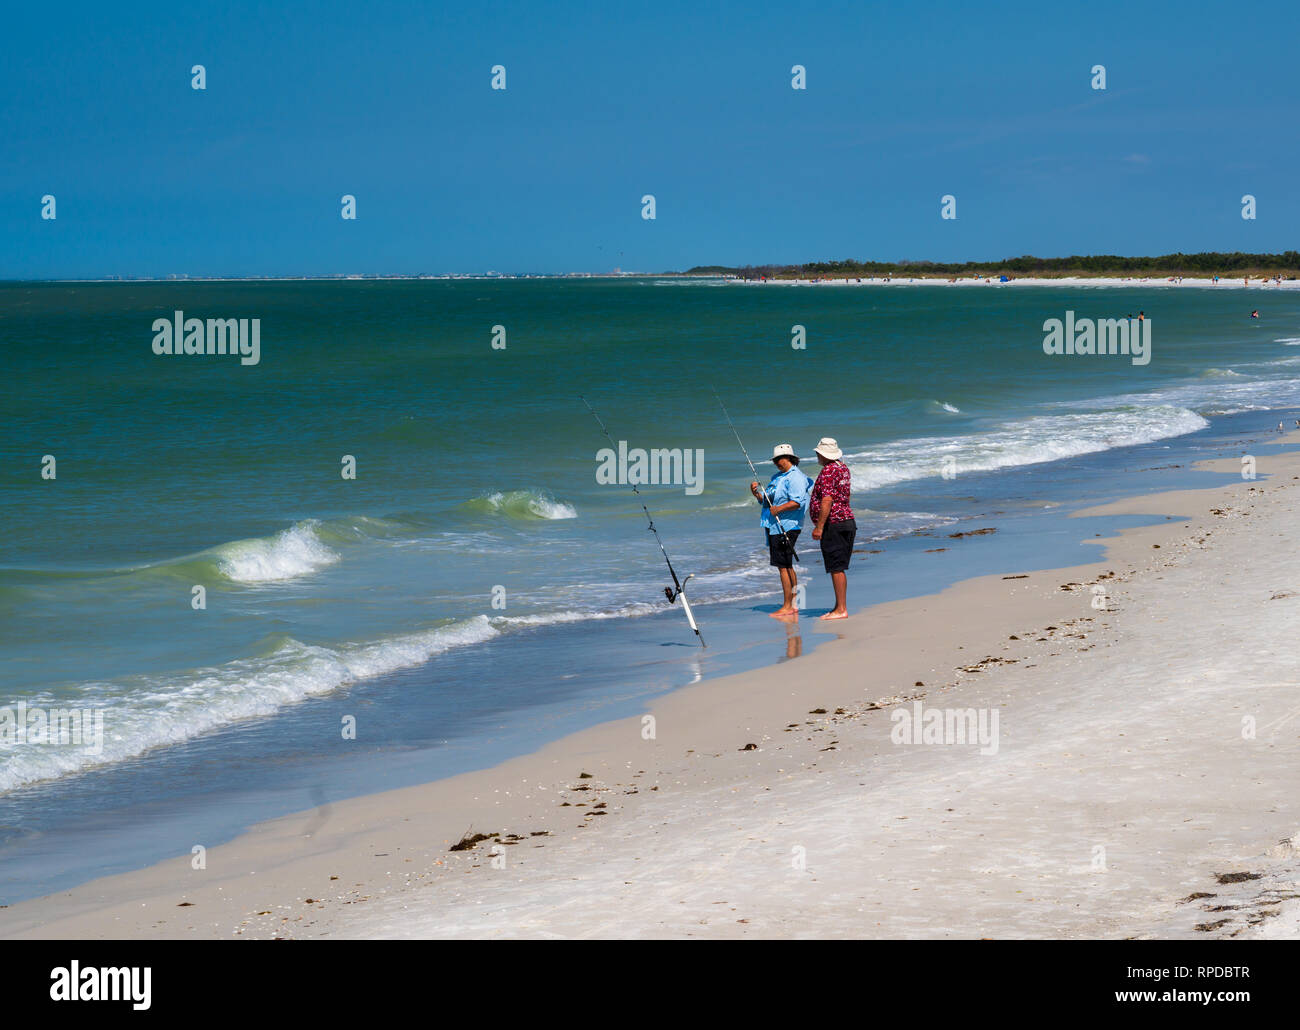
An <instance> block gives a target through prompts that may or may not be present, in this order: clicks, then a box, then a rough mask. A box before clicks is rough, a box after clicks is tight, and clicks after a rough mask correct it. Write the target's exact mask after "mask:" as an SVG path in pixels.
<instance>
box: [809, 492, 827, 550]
mask: <svg viewBox="0 0 1300 1030" xmlns="http://www.w3.org/2000/svg"><path fill="white" fill-rule="evenodd" d="M819 507H820V508H821V511H819V512H817V513H816V518H817V525H815V526H813V532H812V535H813V539H814V540H820V539H821V538H822V530H823V529H825V528H826V520H827V519H828V518H830V514H831V498H830V495H829V494H827V495H826V496H825V497H823V498H822V502H821V504H820V505H819Z"/></svg>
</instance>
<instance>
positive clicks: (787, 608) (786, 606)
mask: <svg viewBox="0 0 1300 1030" xmlns="http://www.w3.org/2000/svg"><path fill="white" fill-rule="evenodd" d="M796 582H797V580H796V578H795V572H794V569H793V568H789V569H782V570H781V594H782V602H781V607H780V608H778V609H777V610H776V611H774V612H772V617H773V618H784V617H785V616H787V615H797V614H798V613H799V610H798V609H797V608H796V607H795V606H794V588H795V584H796Z"/></svg>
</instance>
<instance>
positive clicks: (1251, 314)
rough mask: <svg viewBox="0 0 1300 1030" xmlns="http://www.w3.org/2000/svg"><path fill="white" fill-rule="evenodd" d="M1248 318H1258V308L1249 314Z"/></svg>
mask: <svg viewBox="0 0 1300 1030" xmlns="http://www.w3.org/2000/svg"><path fill="white" fill-rule="evenodd" d="M1250 317H1251V318H1259V308H1256V309H1255V310H1254V311H1252V312H1251V313H1250Z"/></svg>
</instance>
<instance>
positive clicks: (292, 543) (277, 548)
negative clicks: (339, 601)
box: [215, 520, 339, 583]
mask: <svg viewBox="0 0 1300 1030" xmlns="http://www.w3.org/2000/svg"><path fill="white" fill-rule="evenodd" d="M318 525H319V523H317V522H315V521H314V520H310V521H307V522H299V523H297V524H296V525H294V526H290V527H289V528H288V529H286V530H285V531H284V532H282V533H277V534H276V535H275V536H273V537H269V538H255V539H252V540H236V541H234V542H233V543H229V544H223V545H222V546H220V547H218V548H217V549H216V552H215V554H216V559H217V568H218V569H219V570H220V572H221V574H222V575H223V576H225V577H226V578H227V579H229V580H231V581H233V582H235V583H279V582H283V581H284V580H288V579H296V578H298V577H299V576H306V575H309V574H310V573H313V572H317V571H319V570H320V569H323V568H325V567H326V566H329V565H333V564H334V563H335V562H337V561H338V560H339V556H338V554H337V553H336V552H334V551H333V550H331V549H330V548H329V547H326V546H325V544H324V543H322V542H321V539H320V537H319V536H317V535H316V527H317V526H318Z"/></svg>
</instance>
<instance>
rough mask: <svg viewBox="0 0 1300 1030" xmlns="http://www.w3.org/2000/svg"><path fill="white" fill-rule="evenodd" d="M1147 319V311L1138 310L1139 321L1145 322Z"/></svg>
mask: <svg viewBox="0 0 1300 1030" xmlns="http://www.w3.org/2000/svg"><path fill="white" fill-rule="evenodd" d="M1146 320H1147V313H1146V312H1145V311H1139V312H1138V321H1139V322H1145V321H1146Z"/></svg>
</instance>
